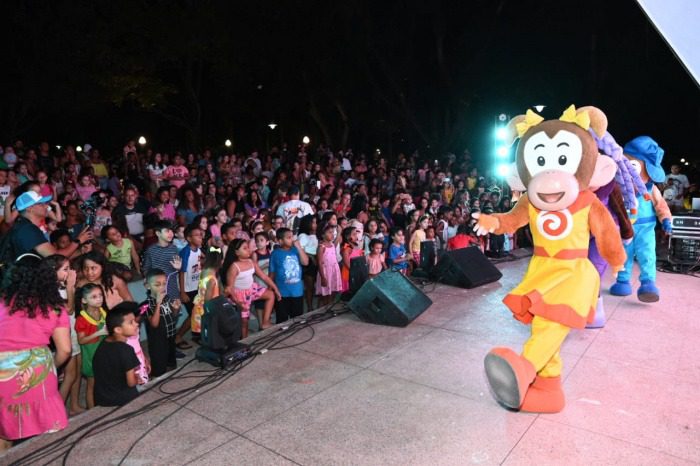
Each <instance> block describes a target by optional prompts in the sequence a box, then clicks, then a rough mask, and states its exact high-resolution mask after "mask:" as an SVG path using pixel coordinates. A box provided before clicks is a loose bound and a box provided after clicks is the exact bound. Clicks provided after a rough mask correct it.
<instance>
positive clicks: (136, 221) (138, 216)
mask: <svg viewBox="0 0 700 466" xmlns="http://www.w3.org/2000/svg"><path fill="white" fill-rule="evenodd" d="M124 218H125V219H126V227H127V228H128V229H129V234H131V235H140V234H142V233H143V214H142V213H140V212H136V211H133V212H131V213H129V214H126V215H125V216H124Z"/></svg>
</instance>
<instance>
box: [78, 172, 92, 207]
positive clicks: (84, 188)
mask: <svg viewBox="0 0 700 466" xmlns="http://www.w3.org/2000/svg"><path fill="white" fill-rule="evenodd" d="M75 190H76V191H77V192H78V196H80V199H82V200H83V201H87V200H88V199H90V196H92V194H93V193H94V192H95V191H97V188H96V187H95V184H94V180H93V178H92V176H90V175H82V176H81V177H80V183H79V184H78V186H76V187H75Z"/></svg>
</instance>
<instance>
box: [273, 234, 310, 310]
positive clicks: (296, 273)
mask: <svg viewBox="0 0 700 466" xmlns="http://www.w3.org/2000/svg"><path fill="white" fill-rule="evenodd" d="M276 236H277V241H278V243H279V246H278V247H277V248H275V250H274V251H272V255H271V256H270V278H271V279H272V280H274V282H275V284H276V285H277V288H278V290H279V293H280V295H281V297H282V299H281V300H280V302H279V303H277V309H276V311H275V313H276V317H277V323H280V322H284V321H286V320H288V319H289V317H297V316H300V315H302V314H303V313H304V282H303V281H302V278H301V266H302V265H308V264H309V256H307V255H306V252H305V251H304V248H302V247H301V244H299V241H294V234H293V233H292V230H290V229H289V228H284V227H282V228H279V229H277V233H276Z"/></svg>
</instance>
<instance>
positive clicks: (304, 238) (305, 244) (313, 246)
mask: <svg viewBox="0 0 700 466" xmlns="http://www.w3.org/2000/svg"><path fill="white" fill-rule="evenodd" d="M299 244H301V248H302V249H303V250H304V252H305V253H307V254H312V255H314V256H315V255H316V250H317V249H318V238H317V237H316V235H307V234H306V233H302V234H300V235H299Z"/></svg>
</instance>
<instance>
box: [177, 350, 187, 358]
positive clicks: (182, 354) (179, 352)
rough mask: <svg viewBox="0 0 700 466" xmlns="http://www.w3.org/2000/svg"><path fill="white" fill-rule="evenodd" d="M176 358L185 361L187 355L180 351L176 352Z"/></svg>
mask: <svg viewBox="0 0 700 466" xmlns="http://www.w3.org/2000/svg"><path fill="white" fill-rule="evenodd" d="M175 357H176V358H177V359H185V358H186V357H187V355H186V354H185V353H183V352H182V351H180V350H175Z"/></svg>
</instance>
